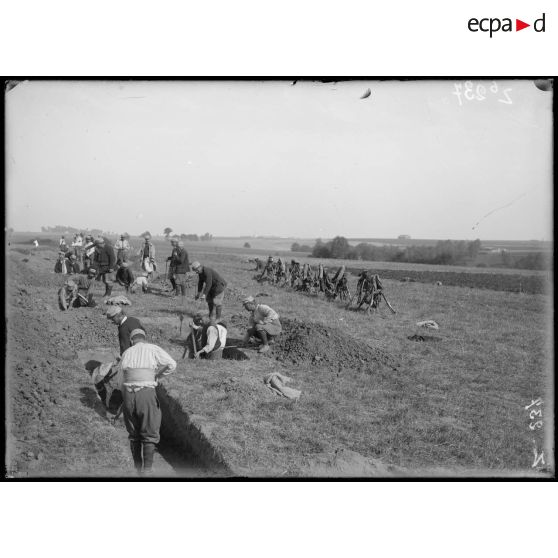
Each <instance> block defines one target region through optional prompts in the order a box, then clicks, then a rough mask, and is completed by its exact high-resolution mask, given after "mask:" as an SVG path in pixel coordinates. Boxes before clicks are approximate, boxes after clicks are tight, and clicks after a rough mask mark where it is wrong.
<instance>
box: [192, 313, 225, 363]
mask: <svg viewBox="0 0 558 558" xmlns="http://www.w3.org/2000/svg"><path fill="white" fill-rule="evenodd" d="M192 330H193V332H192V333H193V334H194V335H195V339H196V348H197V349H198V350H197V351H195V352H194V353H193V355H194V358H204V359H208V360H216V359H219V358H223V349H224V348H225V344H226V343H227V327H226V326H225V324H223V323H216V322H215V320H214V319H211V320H210V319H209V318H208V317H207V316H203V315H202V314H196V315H195V316H194V319H193V324H192Z"/></svg>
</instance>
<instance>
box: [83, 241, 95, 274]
mask: <svg viewBox="0 0 558 558" xmlns="http://www.w3.org/2000/svg"><path fill="white" fill-rule="evenodd" d="M94 255H95V243H94V242H93V237H92V236H91V235H90V234H88V235H87V236H86V237H85V244H84V246H83V258H84V261H83V269H84V271H88V270H89V268H90V267H91V264H92V263H93V256H94Z"/></svg>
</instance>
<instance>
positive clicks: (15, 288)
mask: <svg viewBox="0 0 558 558" xmlns="http://www.w3.org/2000/svg"><path fill="white" fill-rule="evenodd" d="M157 248H158V253H159V256H158V259H159V269H164V258H165V257H166V255H167V252H168V253H170V250H169V249H168V246H167V245H166V244H165V243H163V242H160V243H158V244H157ZM187 248H188V249H189V250H190V259H191V260H192V259H199V260H200V261H202V262H203V263H205V264H206V265H209V266H211V267H214V268H215V269H217V270H218V271H219V272H220V273H222V274H223V276H224V277H225V278H226V279H227V281H228V288H227V292H226V297H225V306H224V315H223V318H224V320H225V321H226V322H227V323H228V324H229V343H228V344H229V345H230V346H232V348H231V352H230V354H231V359H226V360H222V361H216V362H209V361H193V360H182V358H181V357H182V352H183V348H184V339H185V337H186V333H187V331H186V330H187V324H188V321H189V319H190V317H191V316H192V315H193V314H194V313H195V312H196V311H197V310H200V309H204V308H205V305H204V304H203V303H198V302H194V300H193V290H191V291H190V293H189V295H188V297H187V299H186V301H185V302H184V304H182V302H181V301H180V300H179V299H173V298H171V297H170V296H169V295H170V293H169V291H168V289H167V288H166V286H165V285H164V282H163V280H162V278H161V279H160V280H158V281H155V283H154V284H153V290H152V292H151V293H150V294H147V295H143V294H136V295H133V296H131V297H130V298H131V301H132V306H131V307H130V308H129V309H128V310H127V311H128V313H129V314H130V315H133V316H135V317H138V318H139V319H140V320H142V322H143V323H144V325H145V327H146V329H147V332H148V336H149V340H150V341H152V342H154V343H157V344H159V345H160V346H162V347H163V348H164V349H165V350H167V351H168V352H169V353H170V354H171V355H173V356H174V358H176V359H177V361H178V369H177V371H176V372H175V373H174V374H172V375H171V376H170V377H169V378H168V379H165V380H164V384H163V386H162V389H164V393H165V398H168V399H166V401H167V403H168V408H169V409H173V412H175V413H177V416H178V415H180V416H184V417H187V419H186V420H187V421H188V422H189V423H191V425H194V426H195V429H196V432H198V433H199V436H200V439H202V438H203V442H204V443H208V444H210V445H211V447H212V448H214V450H215V455H218V457H219V460H222V461H223V462H224V463H225V464H226V466H227V468H228V473H227V474H234V475H243V476H273V477H278V476H282V477H285V476H297V477H301V476H394V475H395V476H416V475H419V476H428V475H439V476H447V475H450V476H453V475H458V476H459V475H482V476H492V475H514V476H516V475H521V476H525V475H528V476H532V475H535V476H536V475H545V474H548V471H551V470H552V467H553V463H552V461H551V456H550V454H551V451H552V448H551V447H549V446H545V443H546V442H545V440H546V438H545V436H547V435H549V434H550V433H551V431H550V430H549V428H550V426H551V422H550V420H549V421H548V422H545V423H544V428H542V429H540V430H539V429H536V430H531V429H530V428H529V424H530V419H529V413H528V412H526V411H525V406H526V405H528V404H529V403H530V402H531V400H532V399H533V398H537V397H541V398H542V400H543V403H542V405H543V410H544V413H548V416H550V413H551V408H550V394H551V393H552V391H551V390H552V382H551V378H552V374H551V372H552V370H553V362H552V360H551V354H552V339H551V335H550V333H551V323H552V322H551V320H552V317H551V300H550V298H549V296H548V295H545V294H526V292H527V290H526V289H524V290H523V291H524V292H523V294H519V293H517V292H505V291H503V290H491V289H479V288H468V289H463V288H460V287H458V286H452V285H450V284H449V283H448V281H447V279H444V278H442V279H440V280H441V281H442V283H443V287H439V286H436V285H435V284H433V283H434V282H435V280H436V279H435V278H434V277H432V278H429V279H428V280H427V281H425V282H418V281H416V282H402V281H401V280H400V279H401V278H400V277H393V278H392V277H390V276H389V275H388V274H387V273H386V272H385V271H382V272H380V276H381V277H382V280H383V282H384V287H385V290H386V293H387V295H388V297H389V300H390V302H391V303H392V305H393V306H394V307H395V309H396V310H397V314H395V315H394V314H392V313H391V312H389V311H388V310H387V308H386V307H385V305H382V306H381V307H380V309H379V311H378V312H377V313H374V314H371V315H365V314H364V313H363V312H354V311H352V312H351V311H347V310H345V309H344V305H343V304H340V303H337V302H333V303H328V302H326V301H325V300H324V299H323V297H313V296H304V295H302V294H300V293H295V292H292V291H288V290H286V289H279V288H276V287H274V286H270V285H267V284H261V285H260V284H257V283H255V281H254V280H253V266H252V265H251V264H248V263H246V260H247V254H244V255H236V254H232V253H228V254H221V253H219V251H218V249H215V248H213V247H211V248H210V249H207V250H205V251H202V248H201V247H200V245H199V244H192V245H189V246H187ZM55 258H56V253H55V251H54V250H52V249H49V248H45V249H42V247H41V249H39V250H37V251H31V250H29V247H28V246H23V245H20V246H18V245H13V246H11V247H9V248H8V257H7V284H6V289H7V296H6V301H7V305H6V309H7V320H8V321H7V340H8V345H7V360H6V379H7V390H8V391H7V393H8V399H7V401H8V406H7V411H8V455H7V464H6V465H7V470H8V474H9V475H10V476H45V475H46V476H60V475H62V476H76V475H77V476H131V475H133V470H132V465H131V458H130V455H129V449H128V444H127V436H126V431H125V429H124V427H123V424H122V422H121V420H120V422H118V423H117V424H116V425H112V424H110V422H109V421H108V420H107V416H106V412H105V411H104V409H103V408H102V406H101V405H100V403H99V402H98V400H97V398H96V395H95V393H94V389H93V386H92V385H91V383H90V380H89V376H88V374H87V373H86V371H85V369H84V361H85V360H86V359H87V358H92V357H91V354H93V353H94V355H98V358H103V355H107V358H109V355H111V354H116V353H117V351H118V342H117V335H116V329H115V327H114V325H112V324H110V323H109V322H108V320H106V318H105V317H104V316H103V310H104V309H106V306H104V305H103V299H102V296H101V295H102V288H101V285H100V284H97V285H96V287H95V290H96V295H95V296H96V299H97V301H98V302H99V303H100V304H99V306H98V307H97V308H83V309H77V310H72V311H68V312H61V311H60V310H59V309H58V306H57V290H58V288H59V287H60V285H61V284H62V283H63V281H64V279H63V278H62V277H60V276H57V275H55V274H53V273H52V269H53V266H54V261H55ZM161 262H163V264H161ZM134 265H137V264H134ZM402 273H405V272H404V270H402ZM459 275H460V274H459ZM482 275H485V274H484V273H483V274H482ZM403 276H404V277H405V276H411V273H410V272H407V273H405V274H404V275H403ZM351 281H355V278H354V277H353V278H352V279H351ZM355 282H356V281H355ZM351 288H354V286H353V284H352V283H351ZM122 293H123V291H122V290H119V289H115V294H122ZM248 294H252V295H254V296H257V297H258V300H259V301H260V302H262V303H265V304H268V305H270V306H271V307H272V308H274V309H276V310H277V311H278V312H279V314H280V315H281V318H282V320H283V325H284V333H283V335H282V337H280V338H279V339H278V340H277V342H276V344H275V346H274V347H273V349H272V351H271V353H269V354H266V355H259V354H258V353H257V352H256V351H255V350H254V349H253V348H249V349H244V348H240V349H239V348H238V344H239V341H240V339H241V338H242V335H243V333H244V331H245V328H246V323H247V313H246V312H245V311H244V310H243V308H242V305H241V303H240V301H241V300H242V298H243V297H244V296H246V295H248ZM181 314H182V315H183V316H184V317H185V320H184V324H183V327H182V329H181V321H180V319H179V318H180V315H181ZM425 319H433V320H435V321H436V322H437V323H438V324H439V325H440V330H439V331H437V332H428V335H425V332H424V330H420V329H419V328H417V327H416V322H417V321H419V320H425ZM420 337H422V338H423V339H421V341H426V340H427V339H426V338H427V337H431V338H432V340H434V339H435V340H436V342H435V343H433V342H416V341H417V340H418V339H419V338H420ZM236 357H238V358H242V360H237V359H236ZM109 360H110V359H109ZM272 372H280V373H281V374H283V375H285V376H288V377H289V378H291V380H290V383H289V385H290V386H292V387H293V388H295V389H299V390H301V392H302V394H301V397H300V399H299V400H298V401H296V402H294V401H290V400H288V399H285V398H281V397H279V396H277V395H276V394H274V393H273V392H272V391H270V390H269V389H268V388H266V386H265V384H264V381H263V380H264V378H265V377H266V376H267V375H268V374H270V373H272ZM545 416H546V415H545ZM173 424H174V423H171V422H168V423H167V424H166V428H167V430H168V428H174V429H176V432H178V433H179V434H180V435H182V431H184V432H187V431H188V429H187V428H185V429H183V430H182V429H181V427H180V425H176V424H174V426H173ZM176 432H175V433H176ZM167 434H168V432H167ZM171 434H172V433H171ZM533 444H535V445H536V446H537V447H538V448H544V451H546V452H547V460H546V462H545V466H544V467H543V466H541V465H540V464H539V466H537V467H535V468H533V467H532V461H533ZM159 452H160V453H159V454H158V455H157V463H156V469H157V474H158V475H160V476H177V475H178V476H189V477H199V476H205V475H208V474H210V475H214V474H220V473H219V472H215V471H213V472H212V471H211V470H208V469H207V468H205V467H202V466H201V465H199V464H198V463H197V461H196V459H195V456H187V455H184V454H179V455H177V454H174V455H173V454H172V452H171V451H170V449H169V448H168V447H165V446H164V445H162V446H161V447H160V448H159ZM221 474H222V473H221Z"/></svg>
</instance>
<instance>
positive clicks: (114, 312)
mask: <svg viewBox="0 0 558 558" xmlns="http://www.w3.org/2000/svg"><path fill="white" fill-rule="evenodd" d="M120 312H122V308H120V306H111V307H110V308H109V309H108V310H107V312H106V315H107V318H109V319H110V318H114V316H117V315H118V314H120Z"/></svg>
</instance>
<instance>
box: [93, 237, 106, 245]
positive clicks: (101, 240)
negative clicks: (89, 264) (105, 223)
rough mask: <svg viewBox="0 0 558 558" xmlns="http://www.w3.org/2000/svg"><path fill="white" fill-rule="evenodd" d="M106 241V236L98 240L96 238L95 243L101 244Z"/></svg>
mask: <svg viewBox="0 0 558 558" xmlns="http://www.w3.org/2000/svg"><path fill="white" fill-rule="evenodd" d="M104 243H105V239H104V238H98V239H97V240H95V244H97V245H99V244H104Z"/></svg>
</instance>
